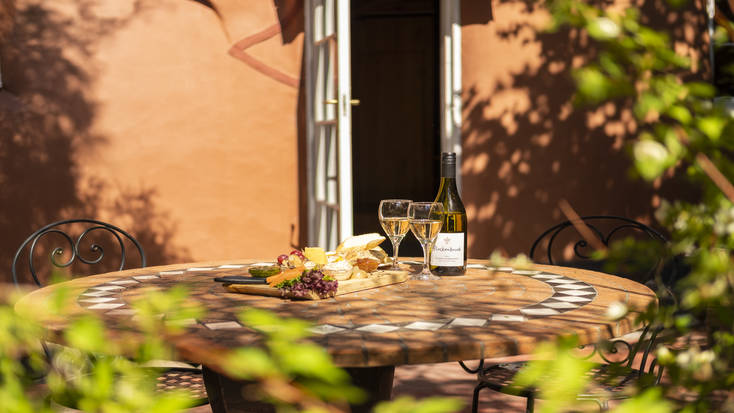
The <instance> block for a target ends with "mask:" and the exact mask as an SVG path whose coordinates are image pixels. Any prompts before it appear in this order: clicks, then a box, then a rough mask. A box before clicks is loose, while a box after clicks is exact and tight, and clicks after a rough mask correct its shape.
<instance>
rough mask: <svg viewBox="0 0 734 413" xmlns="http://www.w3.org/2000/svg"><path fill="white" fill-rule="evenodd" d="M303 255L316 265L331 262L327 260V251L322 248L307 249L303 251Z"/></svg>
mask: <svg viewBox="0 0 734 413" xmlns="http://www.w3.org/2000/svg"><path fill="white" fill-rule="evenodd" d="M303 255H305V256H306V258H307V259H308V260H309V261H313V262H314V263H315V264H316V265H326V263H328V262H329V261H328V259H327V258H326V251H324V249H323V248H321V247H306V248H304V249H303Z"/></svg>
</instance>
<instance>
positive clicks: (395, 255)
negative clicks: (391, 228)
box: [390, 238, 402, 270]
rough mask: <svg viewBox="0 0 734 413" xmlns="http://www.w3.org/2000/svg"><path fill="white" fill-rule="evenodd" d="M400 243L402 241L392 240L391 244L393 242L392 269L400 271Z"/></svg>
mask: <svg viewBox="0 0 734 413" xmlns="http://www.w3.org/2000/svg"><path fill="white" fill-rule="evenodd" d="M400 241H402V240H400V239H399V240H394V239H392V238H391V239H390V242H392V251H393V252H392V269H393V270H399V269H400V267H398V249H399V248H400Z"/></svg>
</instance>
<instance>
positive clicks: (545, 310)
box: [78, 264, 597, 335]
mask: <svg viewBox="0 0 734 413" xmlns="http://www.w3.org/2000/svg"><path fill="white" fill-rule="evenodd" d="M244 267H246V266H245V265H238V264H225V265H221V266H219V267H216V268H214V267H190V268H187V269H184V270H181V271H161V272H159V273H154V274H147V275H136V276H132V277H130V278H127V279H117V280H113V281H107V282H105V283H103V284H98V285H95V286H93V287H91V288H89V289H87V290H86V291H84V292H83V293H82V294H81V295H80V296H79V299H78V302H79V304H80V305H81V306H82V307H84V308H87V309H89V310H98V311H105V310H115V311H114V312H112V311H110V312H107V314H110V315H134V314H135V312H134V310H132V309H130V308H129V306H128V304H127V302H126V301H125V300H124V298H123V295H122V293H123V291H124V290H126V289H128V288H131V287H133V286H140V285H141V284H144V283H146V282H151V281H153V280H161V279H162V278H164V277H168V276H177V275H182V274H185V273H195V272H211V273H214V274H216V275H217V276H219V275H222V274H221V273H222V271H223V270H224V271H227V270H233V269H242V268H244ZM471 268H472V269H477V270H485V271H497V272H508V273H511V274H516V275H523V276H528V277H530V278H533V279H535V280H538V281H541V282H543V283H545V284H547V285H548V286H549V287H550V288H551V289H552V291H553V294H552V295H551V296H550V297H549V298H546V299H545V300H542V301H540V302H537V303H534V304H531V305H527V306H524V307H522V308H520V309H519V313H518V312H513V313H507V314H503V313H498V314H491V315H490V316H489V317H487V318H466V317H456V318H449V319H446V320H432V319H429V320H416V321H412V322H410V323H394V322H386V323H370V324H363V325H360V324H352V325H347V326H344V325H341V326H340V325H332V324H317V325H316V326H314V327H313V328H312V332H313V333H314V334H319V335H329V334H339V333H344V332H345V331H350V330H352V331H358V332H360V333H368V334H383V333H388V332H394V331H400V330H417V331H421V330H422V331H436V330H439V329H442V328H456V327H482V326H486V325H487V324H488V323H491V322H524V321H527V320H528V319H530V318H540V317H547V316H552V315H558V314H562V313H565V312H568V311H571V310H575V309H578V308H581V307H582V306H584V305H586V304H588V303H590V302H592V301H593V300H594V298H595V297H596V295H597V292H596V290H595V289H594V287H593V286H592V285H590V284H588V283H586V282H583V281H579V280H576V279H573V278H569V277H566V276H563V275H559V274H553V273H549V272H543V271H530V270H515V269H513V268H511V267H500V268H494V267H488V266H485V265H482V264H473V265H472V266H471ZM341 297H343V296H341ZM341 297H340V298H341ZM318 305H319V304H318V302H315V303H314V306H318ZM121 310H122V311H121ZM125 310H127V311H125ZM195 323H200V324H202V325H204V326H205V327H206V328H208V329H209V330H224V329H228V330H232V329H240V328H243V326H242V324H240V323H239V322H237V321H219V322H206V321H203V320H194V321H193V322H191V323H190V324H195Z"/></svg>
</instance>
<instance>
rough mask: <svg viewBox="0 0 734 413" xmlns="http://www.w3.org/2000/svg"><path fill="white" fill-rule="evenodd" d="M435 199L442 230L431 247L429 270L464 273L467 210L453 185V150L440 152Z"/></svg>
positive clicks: (454, 167)
mask: <svg viewBox="0 0 734 413" xmlns="http://www.w3.org/2000/svg"><path fill="white" fill-rule="evenodd" d="M434 202H440V203H442V204H443V208H444V216H443V226H442V227H441V232H440V233H439V234H438V237H437V238H436V242H435V243H434V244H433V248H432V250H431V272H432V273H434V274H436V275H463V274H464V273H465V272H466V238H467V237H466V210H465V209H464V204H463V203H462V202H461V198H460V197H459V190H458V189H457V188H456V154H455V153H453V152H444V153H442V154H441V185H440V186H439V188H438V195H436V200H435V201H434Z"/></svg>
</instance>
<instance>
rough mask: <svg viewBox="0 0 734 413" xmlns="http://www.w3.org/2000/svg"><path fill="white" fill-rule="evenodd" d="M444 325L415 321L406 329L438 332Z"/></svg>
mask: <svg viewBox="0 0 734 413" xmlns="http://www.w3.org/2000/svg"><path fill="white" fill-rule="evenodd" d="M443 325H444V323H432V322H429V321H415V322H412V323H410V324H408V325H407V326H405V328H407V329H410V330H427V331H436V330H438V329H439V328H441V327H443Z"/></svg>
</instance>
